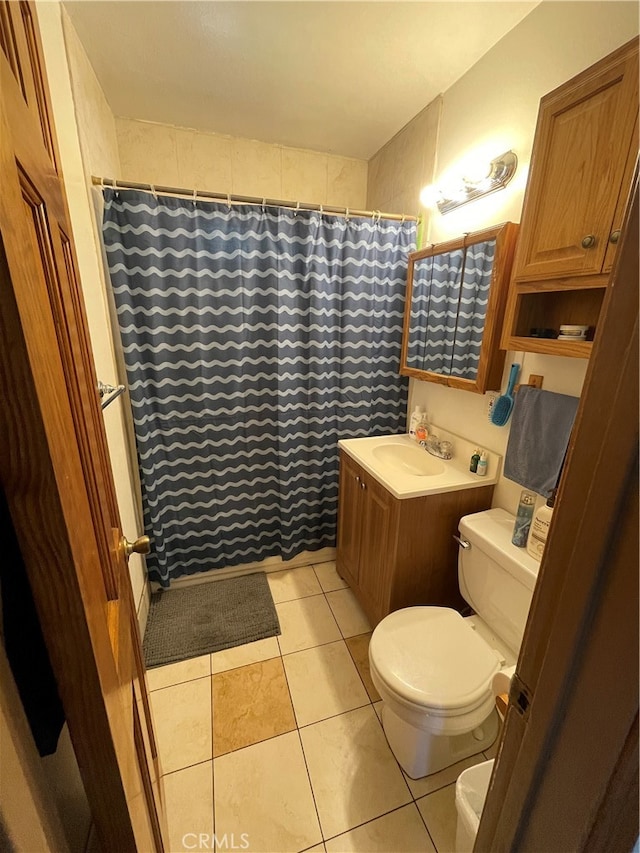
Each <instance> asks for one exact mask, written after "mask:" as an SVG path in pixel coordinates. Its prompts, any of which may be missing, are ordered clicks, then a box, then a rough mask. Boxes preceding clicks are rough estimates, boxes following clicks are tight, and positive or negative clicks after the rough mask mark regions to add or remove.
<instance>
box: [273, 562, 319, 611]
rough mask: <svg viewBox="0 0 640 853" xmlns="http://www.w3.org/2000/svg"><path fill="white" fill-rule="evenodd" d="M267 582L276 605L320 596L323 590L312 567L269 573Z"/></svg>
mask: <svg viewBox="0 0 640 853" xmlns="http://www.w3.org/2000/svg"><path fill="white" fill-rule="evenodd" d="M267 581H268V583H269V589H270V590H271V595H272V596H273V600H274V602H275V603H276V604H280V603H281V602H283V601H294V600H295V599H297V598H306V597H307V596H309V595H319V594H320V593H321V592H322V588H321V587H320V584H319V583H318V578H317V577H316V574H315V572H314V571H313V568H312V567H311V566H302V567H301V568H299V569H286V570H285V571H284V572H269V573H268V574H267Z"/></svg>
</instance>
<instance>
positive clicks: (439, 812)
mask: <svg viewBox="0 0 640 853" xmlns="http://www.w3.org/2000/svg"><path fill="white" fill-rule="evenodd" d="M417 805H418V808H419V809H420V812H421V814H422V817H423V818H424V820H425V823H426V824H427V829H428V830H429V835H430V836H431V838H432V839H433V843H434V844H435V845H436V848H437V850H438V853H455V849H456V823H457V820H458V813H457V812H456V786H455V784H454V785H448V786H447V787H446V788H441V789H440V790H439V791H436V792H435V793H434V794H429V796H427V797H422V799H420V800H417Z"/></svg>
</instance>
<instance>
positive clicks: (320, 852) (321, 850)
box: [304, 844, 327, 853]
mask: <svg viewBox="0 0 640 853" xmlns="http://www.w3.org/2000/svg"><path fill="white" fill-rule="evenodd" d="M304 853H327V848H326V847H325V846H324V844H316V845H315V847H308V848H307V849H306V850H305V851H304Z"/></svg>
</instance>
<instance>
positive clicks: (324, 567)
mask: <svg viewBox="0 0 640 853" xmlns="http://www.w3.org/2000/svg"><path fill="white" fill-rule="evenodd" d="M268 580H269V586H270V588H271V592H272V594H273V598H274V601H275V603H276V609H277V611H278V617H279V620H280V626H281V629H282V634H281V635H280V636H278V637H270V638H268V639H266V640H259V641H257V642H254V643H249V644H246V645H244V646H238V647H236V648H233V649H229V650H226V651H222V652H216V653H214V654H211V655H203V656H202V657H199V658H194V659H192V660H188V661H183V662H181V663H176V664H169V665H168V666H164V667H158V668H156V669H153V670H150V671H149V672H148V676H147V677H148V682H149V688H150V690H151V703H152V710H153V715H154V721H155V729H156V735H157V739H158V746H159V752H160V761H161V766H162V772H163V774H164V776H163V783H164V789H165V795H166V808H167V819H168V825H169V839H170V848H169V849H170V850H171V851H187V850H189V851H193V850H214V849H215V850H219V851H223V850H224V851H226V850H231V849H238V850H243V849H244V850H248V851H253V853H258V852H259V853H287V851H290V853H298V851H304V850H309V851H314V853H316V851H318V853H320V851H323V853H324V851H326V853H346V851H353V853H355V851H363V853H364V851H367V853H371V851H379V852H380V853H389V851H394V853H400V852H401V851H416V853H417V851H420V852H421V853H429V851H432V853H433V851H437V853H445V851H452V850H453V849H454V843H455V824H456V812H455V804H454V791H455V780H456V778H457V777H458V775H459V774H460V773H461V772H462V770H464V769H465V768H466V767H470V766H472V765H473V764H476V763H478V762H480V761H484V760H485V758H486V757H492V754H491V752H488V753H487V756H485V755H483V754H482V753H480V754H478V755H477V756H473V757H472V758H469V759H466V760H465V761H462V762H459V764H456V765H454V766H453V767H450V768H447V769H446V770H443V771H442V772H441V773H438V774H435V775H434V776H431V777H429V778H428V779H423V780H418V781H414V780H411V779H408V778H407V777H406V776H405V775H404V773H403V772H402V770H401V768H400V767H399V765H398V764H397V762H396V760H395V758H394V756H393V753H392V752H391V750H390V749H389V746H388V744H387V741H386V739H385V736H384V732H383V729H382V725H381V723H380V720H379V713H380V704H381V703H380V701H379V696H378V694H377V693H376V691H375V688H374V686H373V684H372V682H371V678H370V676H369V667H368V645H369V637H370V632H371V626H370V625H369V623H368V621H367V618H366V616H365V614H364V613H363V611H362V609H361V608H360V606H359V604H358V602H357V601H356V599H355V597H354V596H353V594H352V592H351V590H349V589H348V588H347V587H346V584H345V583H344V582H343V581H342V580H341V579H340V578H339V576H338V575H337V573H336V571H335V563H321V564H316V565H313V566H304V567H302V568H297V569H290V570H286V571H281V572H276V573H272V574H269V575H268ZM234 845H235V847H234Z"/></svg>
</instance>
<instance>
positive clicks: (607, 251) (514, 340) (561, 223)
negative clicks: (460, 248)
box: [502, 40, 638, 357]
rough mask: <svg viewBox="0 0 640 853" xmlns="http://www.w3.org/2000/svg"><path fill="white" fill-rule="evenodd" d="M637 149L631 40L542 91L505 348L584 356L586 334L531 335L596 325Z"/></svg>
mask: <svg viewBox="0 0 640 853" xmlns="http://www.w3.org/2000/svg"><path fill="white" fill-rule="evenodd" d="M637 154H638V44H637V40H634V41H633V42H630V43H629V44H627V45H624V46H623V47H621V48H620V49H619V50H617V51H615V52H614V53H612V54H610V55H609V56H608V57H606V58H605V59H603V60H601V61H600V62H598V63H596V64H595V65H593V66H592V67H591V68H588V69H587V70H586V71H584V72H582V73H581V74H579V75H578V76H577V77H574V78H573V79H572V80H569V81H568V82H567V83H565V84H564V85H563V86H560V88H558V89H556V90H555V91H553V92H551V93H550V94H548V95H546V96H545V97H544V98H542V100H541V102H540V111H539V113H538V123H537V127H536V134H535V139H534V144H533V153H532V159H531V170H530V174H529V181H528V184H527V190H526V194H525V199H524V207H523V213H522V223H521V225H520V237H519V241H518V248H517V252H516V258H515V262H514V270H513V281H512V285H511V288H510V294H509V302H508V305H507V320H506V323H505V332H504V335H503V341H502V345H503V348H504V349H510V350H525V351H530V352H545V353H549V354H557V355H567V356H575V357H588V356H589V354H590V351H591V348H592V343H591V342H590V341H565V340H557V339H555V338H544V337H541V338H538V337H532V336H531V332H532V330H533V329H549V330H554V331H555V332H556V333H557V332H558V330H559V327H560V325H563V324H575V325H588V326H590V327H591V328H592V329H595V327H596V326H597V324H598V319H599V315H600V309H601V306H602V301H603V299H604V294H605V291H606V287H607V279H608V274H609V272H610V271H611V268H612V265H613V260H614V257H615V252H616V246H617V242H618V238H619V236H620V228H621V225H622V219H623V216H624V211H625V207H626V202H627V196H628V193H629V189H630V186H631V181H632V177H633V170H634V167H635V163H636V158H637Z"/></svg>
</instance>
